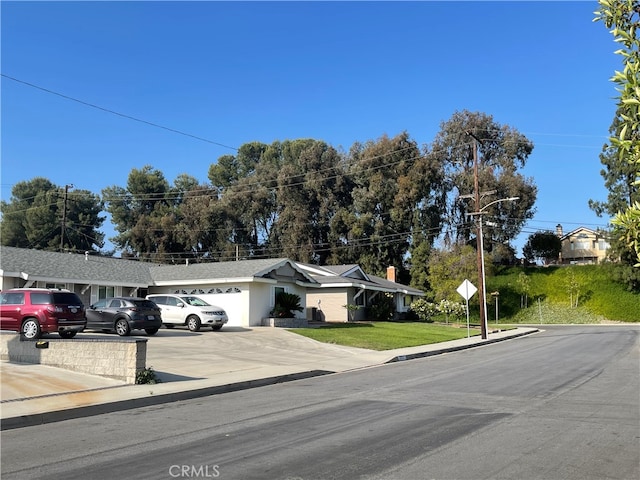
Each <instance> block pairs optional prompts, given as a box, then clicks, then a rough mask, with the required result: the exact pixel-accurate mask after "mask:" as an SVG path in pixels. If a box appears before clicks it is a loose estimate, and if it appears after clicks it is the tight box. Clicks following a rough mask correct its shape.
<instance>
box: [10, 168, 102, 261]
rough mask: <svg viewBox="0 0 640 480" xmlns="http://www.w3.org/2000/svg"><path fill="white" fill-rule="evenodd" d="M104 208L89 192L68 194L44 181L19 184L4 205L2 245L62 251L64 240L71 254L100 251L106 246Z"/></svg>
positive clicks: (42, 179)
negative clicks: (103, 226)
mask: <svg viewBox="0 0 640 480" xmlns="http://www.w3.org/2000/svg"><path fill="white" fill-rule="evenodd" d="M65 197H66V198H65ZM102 207H103V205H102V202H101V200H100V199H99V197H98V196H96V195H94V194H92V193H91V192H89V191H88V190H72V191H69V189H68V188H67V193H66V194H65V187H60V186H58V185H55V184H53V183H51V182H50V181H49V180H47V179H46V178H42V177H35V178H33V179H32V180H29V181H24V182H19V183H17V184H15V185H14V187H13V188H12V190H11V198H10V200H9V202H4V201H3V202H1V203H0V210H1V211H2V223H1V226H0V228H1V230H0V237H1V238H2V245H7V246H12V247H21V248H34V249H38V250H59V249H60V244H61V240H62V243H63V245H62V247H63V249H64V250H67V251H74V252H85V251H97V250H99V249H100V248H102V247H103V246H104V234H103V233H102V232H101V231H100V230H99V228H100V227H101V226H102V224H103V222H104V220H105V217H104V216H101V215H100V214H101V213H102ZM63 232H64V238H62V235H63Z"/></svg>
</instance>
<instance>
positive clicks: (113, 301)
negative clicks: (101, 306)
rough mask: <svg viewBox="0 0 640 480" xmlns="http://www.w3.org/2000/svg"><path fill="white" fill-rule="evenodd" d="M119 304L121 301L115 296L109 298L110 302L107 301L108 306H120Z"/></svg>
mask: <svg viewBox="0 0 640 480" xmlns="http://www.w3.org/2000/svg"><path fill="white" fill-rule="evenodd" d="M121 306H122V302H121V301H120V300H118V299H117V298H113V299H111V302H109V308H120V307H121Z"/></svg>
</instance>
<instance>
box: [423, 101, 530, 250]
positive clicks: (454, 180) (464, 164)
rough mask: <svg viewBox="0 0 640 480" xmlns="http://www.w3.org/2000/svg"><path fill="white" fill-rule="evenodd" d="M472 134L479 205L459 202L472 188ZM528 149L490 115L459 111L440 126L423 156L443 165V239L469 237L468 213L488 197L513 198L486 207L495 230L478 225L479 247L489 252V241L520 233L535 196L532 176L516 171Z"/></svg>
mask: <svg viewBox="0 0 640 480" xmlns="http://www.w3.org/2000/svg"><path fill="white" fill-rule="evenodd" d="M473 137H476V138H478V139H479V140H480V142H479V143H478V144H477V147H478V151H477V153H476V156H477V157H476V158H477V161H478V183H479V190H480V192H481V200H480V203H481V204H480V205H474V203H473V200H460V196H465V195H470V194H473V192H474V147H476V143H475V142H474V140H473ZM532 150H533V144H532V143H531V141H529V140H528V139H527V138H526V137H525V136H524V135H522V134H521V133H519V132H518V131H517V130H516V129H514V128H512V127H510V126H508V125H501V124H499V123H498V122H496V121H495V120H494V119H493V117H492V116H491V115H487V114H484V113H480V112H470V111H467V110H463V111H460V112H456V113H454V115H453V116H452V117H451V118H450V119H449V120H447V121H446V122H443V123H442V124H441V126H440V132H439V133H438V134H437V135H436V138H435V140H434V141H433V143H432V145H431V146H430V148H429V150H428V152H427V154H426V155H427V156H428V157H430V158H434V159H437V161H438V162H439V163H441V164H442V165H443V166H444V169H445V172H444V174H445V188H446V193H447V204H446V208H445V210H444V211H443V212H442V213H443V216H444V221H445V240H447V241H448V242H449V243H457V242H460V241H462V242H468V241H469V240H470V239H471V238H472V237H473V238H475V226H474V223H473V222H470V221H469V219H468V214H469V213H470V212H475V211H478V210H479V209H480V208H483V207H484V206H486V205H487V204H489V203H491V201H493V200H496V199H502V198H509V197H519V200H518V201H517V202H499V203H496V204H494V205H492V206H491V207H489V208H488V209H487V210H486V212H487V213H486V214H485V218H486V219H488V220H489V221H491V222H493V223H495V224H497V225H499V228H487V229H484V231H483V234H484V235H485V237H486V238H485V239H484V245H485V248H486V249H487V250H488V251H491V250H492V249H493V246H494V245H497V244H502V243H506V242H509V241H510V240H513V239H514V238H515V237H516V236H517V235H518V234H519V233H520V231H521V229H522V226H523V225H524V224H525V222H526V221H527V220H528V219H530V218H532V217H533V214H534V209H533V205H534V203H535V201H536V195H537V188H536V187H535V184H534V183H533V180H532V179H531V178H527V177H525V176H523V175H522V174H521V173H520V172H519V170H520V169H522V168H524V166H525V165H526V162H527V158H528V157H529V155H530V154H531V152H532ZM484 192H493V193H491V194H489V193H486V194H484Z"/></svg>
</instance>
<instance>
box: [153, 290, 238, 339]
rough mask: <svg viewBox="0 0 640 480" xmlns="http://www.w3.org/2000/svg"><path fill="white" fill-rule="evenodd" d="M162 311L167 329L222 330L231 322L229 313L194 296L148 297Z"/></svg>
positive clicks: (157, 295) (159, 295) (158, 295)
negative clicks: (176, 327)
mask: <svg viewBox="0 0 640 480" xmlns="http://www.w3.org/2000/svg"><path fill="white" fill-rule="evenodd" d="M147 300H151V301H152V302H154V303H155V304H156V305H158V307H160V310H162V323H163V324H164V326H165V327H167V328H173V327H174V326H175V325H186V326H187V327H188V328H189V330H191V331H192V332H197V331H198V330H200V327H202V326H205V327H206V326H209V327H211V328H212V329H213V330H220V329H221V328H222V326H223V325H224V324H225V323H227V322H228V321H229V318H228V317H227V312H225V311H224V310H223V309H222V308H220V307H216V306H213V305H209V304H208V303H207V302H205V301H204V300H203V299H201V298H199V297H195V296H193V295H163V294H156V295H147Z"/></svg>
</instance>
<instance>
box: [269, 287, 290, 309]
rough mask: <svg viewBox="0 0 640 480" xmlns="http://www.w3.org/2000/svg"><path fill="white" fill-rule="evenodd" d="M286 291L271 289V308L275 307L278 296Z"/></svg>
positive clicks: (277, 288) (278, 288)
mask: <svg viewBox="0 0 640 480" xmlns="http://www.w3.org/2000/svg"><path fill="white" fill-rule="evenodd" d="M286 291H287V289H286V288H285V287H273V288H272V289H271V306H272V307H275V306H276V298H278V295H279V294H281V293H284V292H286Z"/></svg>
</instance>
